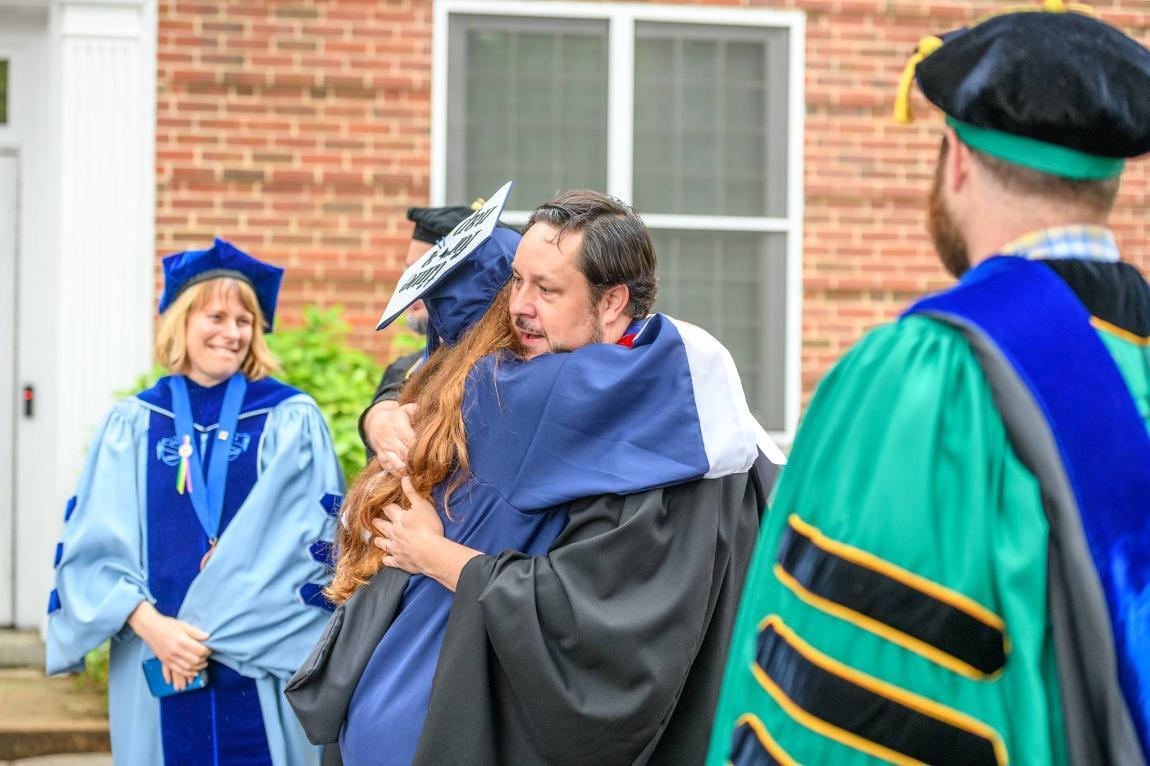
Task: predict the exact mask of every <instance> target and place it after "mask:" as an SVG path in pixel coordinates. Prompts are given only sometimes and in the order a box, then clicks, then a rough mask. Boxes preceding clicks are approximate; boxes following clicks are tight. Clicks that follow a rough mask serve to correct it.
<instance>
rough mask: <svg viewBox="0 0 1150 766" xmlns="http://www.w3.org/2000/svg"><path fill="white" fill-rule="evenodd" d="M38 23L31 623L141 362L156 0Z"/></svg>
mask: <svg viewBox="0 0 1150 766" xmlns="http://www.w3.org/2000/svg"><path fill="white" fill-rule="evenodd" d="M48 34H49V40H48V51H49V54H48V56H49V59H50V62H49V71H50V84H49V86H48V88H47V93H46V94H45V97H46V98H48V99H49V100H50V102H51V104H50V107H49V110H48V114H49V115H50V119H49V121H50V124H51V130H50V133H49V134H48V135H47V136H45V139H46V140H47V141H48V142H49V144H50V147H51V148H50V150H49V151H50V157H51V160H50V163H49V164H50V166H51V170H50V172H49V178H50V179H51V182H50V183H49V184H47V185H46V186H47V187H49V188H46V189H45V190H44V192H45V193H44V194H43V195H42V196H43V197H44V198H43V199H41V200H40V202H41V203H45V202H46V203H48V205H49V207H48V209H47V210H46V211H45V213H44V215H46V216H48V217H50V218H51V223H50V224H47V223H45V225H46V226H47V225H50V226H51V230H52V238H51V240H50V244H49V245H48V246H47V247H46V250H45V252H42V253H27V254H24V255H23V257H22V259H21V260H22V263H23V265H24V267H25V269H27V270H31V271H34V272H35V276H34V277H32V278H31V279H30V281H29V283H28V284H27V288H28V291H27V292H26V293H25V294H24V296H23V297H24V298H25V300H24V301H22V308H21V315H22V317H23V318H24V319H25V321H24V322H23V323H22V328H23V329H22V330H21V338H22V340H23V345H24V347H25V348H28V345H29V344H31V345H32V346H33V347H31V348H28V355H27V361H28V362H29V364H28V365H27V366H26V370H27V371H28V373H29V375H37V374H38V375H39V377H41V378H42V379H40V380H34V381H30V382H33V383H35V384H36V385H37V400H38V401H37V403H36V407H37V412H36V417H35V418H33V420H32V421H28V422H27V423H26V424H24V427H23V428H22V431H21V434H20V436H19V437H18V444H19V445H20V446H19V452H20V454H19V455H18V458H17V461H18V466H19V469H18V470H19V479H18V481H19V484H18V487H17V496H18V500H17V538H18V539H17V546H16V552H17V553H16V557H17V562H16V564H17V568H16V571H17V573H18V574H17V577H18V588H17V603H16V621H17V623H18V624H19V625H23V626H29V627H30V626H35V625H42V624H43V621H44V615H45V604H46V603H47V602H46V599H47V595H48V591H49V590H50V589H51V587H52V579H53V575H52V569H51V563H52V562H51V552H52V548H53V547H54V544H55V540H56V539H58V537H59V534H60V530H61V521H62V518H63V509H64V503H65V502H66V500H67V498H68V497H69V496H70V495H71V493H72V487H73V485H74V484H75V482H76V478H77V476H78V473H79V470H80V467H81V465H82V462H83V458H84V455H85V453H86V451H87V448H88V442H89V440H90V439H91V436H92V432H93V429H94V427H95V426H96V424H97V423H98V422H99V420H100V418H101V417H102V416H103V415H104V413H106V412H107V410H108V408H109V407H110V406H111V404H112V403H113V401H114V394H115V392H117V391H123V390H125V389H127V388H128V387H130V386H131V385H132V383H133V382H134V381H135V379H136V378H137V377H138V376H139V375H140V374H141V373H143V372H146V371H147V369H148V367H149V365H150V346H151V337H152V316H153V313H154V308H153V306H152V303H153V299H154V296H153V284H154V282H153V279H154V277H153V275H154V242H155V236H154V221H155V124H156V119H155V90H156V4H155V0H57V2H54V3H53V5H52V7H51V15H50V19H49V33H48ZM48 195H50V197H49V196H48ZM21 357H22V360H23V358H24V357H25V355H24V354H23V353H22V354H21Z"/></svg>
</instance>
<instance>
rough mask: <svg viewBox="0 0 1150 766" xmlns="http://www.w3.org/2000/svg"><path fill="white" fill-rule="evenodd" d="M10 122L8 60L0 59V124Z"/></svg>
mask: <svg viewBox="0 0 1150 766" xmlns="http://www.w3.org/2000/svg"><path fill="white" fill-rule="evenodd" d="M7 124H8V60H7V59H0V125H7Z"/></svg>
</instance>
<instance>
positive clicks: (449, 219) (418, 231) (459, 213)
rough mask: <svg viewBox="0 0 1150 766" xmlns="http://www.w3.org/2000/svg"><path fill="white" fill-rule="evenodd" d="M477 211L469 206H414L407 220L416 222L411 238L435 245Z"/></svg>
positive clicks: (409, 211) (408, 213) (408, 212)
mask: <svg viewBox="0 0 1150 766" xmlns="http://www.w3.org/2000/svg"><path fill="white" fill-rule="evenodd" d="M474 212H475V211H474V210H472V209H471V208H469V207H413V208H410V209H409V210H408V211H407V220H409V221H411V222H413V223H414V224H415V231H413V232H412V233H411V238H412V239H414V240H417V241H419V242H427V243H429V244H432V245H434V244H435V243H436V242H438V241H439V240H441V239H443V238H444V237H446V236H447V235H448V234H450V233H451V230H452V229H454V228H455V227H456V226H458V225H459V222H460V221H462V220H463V219H464V218H466V217H467V216H469V215H471V214H472V213H474Z"/></svg>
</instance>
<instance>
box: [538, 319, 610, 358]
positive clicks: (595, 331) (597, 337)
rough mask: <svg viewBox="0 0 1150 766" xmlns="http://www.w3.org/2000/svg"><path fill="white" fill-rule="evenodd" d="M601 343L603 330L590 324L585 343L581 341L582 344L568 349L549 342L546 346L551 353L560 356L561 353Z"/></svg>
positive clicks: (596, 325)
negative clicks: (549, 348)
mask: <svg viewBox="0 0 1150 766" xmlns="http://www.w3.org/2000/svg"><path fill="white" fill-rule="evenodd" d="M602 342H603V328H602V327H600V326H599V325H598V324H592V325H591V329H590V331H589V333H588V335H587V339H586V340H585V341H583V342H582V343H579V344H578V345H572V346H570V347H568V346H564V345H562V344H558V343H556V344H552V343H550V341H548V345H549V346H550V347H551V351H552V353H556V354H561V353H564V352H568V351H575V350H576V349H580V348H583V347H584V346H590V345H591V344H592V343H602Z"/></svg>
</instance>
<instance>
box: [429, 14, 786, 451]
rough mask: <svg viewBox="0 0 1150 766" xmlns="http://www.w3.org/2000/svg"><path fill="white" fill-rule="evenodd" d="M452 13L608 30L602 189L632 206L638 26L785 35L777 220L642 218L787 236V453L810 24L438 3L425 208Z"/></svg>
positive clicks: (439, 182) (442, 131)
mask: <svg viewBox="0 0 1150 766" xmlns="http://www.w3.org/2000/svg"><path fill="white" fill-rule="evenodd" d="M452 14H458V15H472V16H515V17H524V18H556V19H596V20H602V21H606V22H607V23H608V54H607V55H608V69H607V71H608V72H609V77H608V85H607V87H608V92H607V188H606V189H604V190H603V191H606V192H607V193H608V194H612V195H614V196H616V197H618V198H619V199H622V200H625V201H628V202H630V201H631V200H632V198H633V194H632V185H633V178H632V168H633V149H634V147H633V140H634V132H633V131H634V122H633V120H634V107H635V103H634V102H635V94H634V85H635V24H636V23H637V22H659V23H680V24H691V25H702V26H714V25H720V26H745V27H768V28H774V29H785V30H787V32H788V61H787V67H788V71H787V100H788V103H787V152H786V154H787V160H786V162H787V192H786V215H785V216H783V217H768V216H763V217H749V216H722V215H678V214H648V215H644V216H643V220H644V221H645V222H646V224H647V225H648V226H649V227H650V228H651V229H677V230H694V231H721V232H736V231H738V232H755V233H784V234H786V235H787V253H786V273H787V278H786V286H785V294H786V301H787V311H786V324H787V326H786V328H785V335H784V349H785V350H784V364H785V365H786V371H785V384H784V387H783V399H784V401H783V413H784V422H785V423H786V426H785V429H784V430H783V431H781V432H772V433H771V436H772V437H773V438H774V439H775V440H776V441H779V442H782V443H784V444H789V443H790V442H791V440H792V439H793V438H794V433H795V428H796V426H797V425H798V417H799V405H800V400H801V395H802V389H801V386H802V371H801V369H800V368H801V363H802V297H803V285H802V267H803V264H802V251H803V240H802V237H803V128H804V122H805V117H806V98H805V94H804V88H803V86H804V73H805V71H806V16H805V14H803V13H802V12H801V11H775V10H761V9H746V8H714V7H710V6H686V7H684V6H668V5H641V4H634V3H607V2H547V3H540V2H531V1H530V0H435V4H434V9H433V27H432V78H431V204H432V205H445V204H448V200H446V198H445V197H446V189H447V117H448V115H447V108H448V107H447V94H448V83H447V74H448V72H447V70H448V57H447V46H448V33H449V24H450V17H451V15H452ZM528 212H529V211H523V210H512V211H508V212H507V213H505V214H504V216H503V218H504V220H506V221H507V222H508V223H523V222H525V221H526V220H527V215H528Z"/></svg>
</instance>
